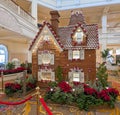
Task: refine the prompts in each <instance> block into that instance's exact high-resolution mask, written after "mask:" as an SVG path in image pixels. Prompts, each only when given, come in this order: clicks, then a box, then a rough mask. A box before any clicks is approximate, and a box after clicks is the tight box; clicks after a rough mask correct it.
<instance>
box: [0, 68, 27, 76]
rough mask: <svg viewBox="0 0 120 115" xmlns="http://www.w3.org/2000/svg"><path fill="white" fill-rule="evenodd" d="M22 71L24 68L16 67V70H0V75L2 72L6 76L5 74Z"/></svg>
mask: <svg viewBox="0 0 120 115" xmlns="http://www.w3.org/2000/svg"><path fill="white" fill-rule="evenodd" d="M24 70H25V68H23V67H18V68H16V69H11V70H0V74H1V72H3V74H4V75H6V74H13V73H19V72H23V71H24Z"/></svg>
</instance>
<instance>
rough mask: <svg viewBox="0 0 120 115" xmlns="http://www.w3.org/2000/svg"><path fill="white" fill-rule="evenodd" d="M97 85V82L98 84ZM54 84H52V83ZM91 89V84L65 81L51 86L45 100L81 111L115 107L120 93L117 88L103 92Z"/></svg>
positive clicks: (107, 88) (108, 88)
mask: <svg viewBox="0 0 120 115" xmlns="http://www.w3.org/2000/svg"><path fill="white" fill-rule="evenodd" d="M96 83H97V82H96ZM51 84H52V83H51ZM96 86H97V87H99V86H98V85H96ZM97 89H99V88H94V87H91V86H90V85H89V84H85V83H80V82H73V83H70V84H69V83H68V82H65V81H62V82H59V83H55V82H54V85H51V86H50V87H49V88H48V90H47V92H46V94H45V100H46V101H48V100H50V101H52V102H54V103H59V104H74V105H77V106H78V107H79V108H80V109H81V110H86V111H87V110H89V109H90V108H91V107H93V106H100V105H104V104H105V105H106V104H107V105H108V106H110V107H114V104H115V102H116V100H117V96H118V95H119V92H118V91H117V90H116V89H115V88H111V87H106V88H103V89H101V90H97Z"/></svg>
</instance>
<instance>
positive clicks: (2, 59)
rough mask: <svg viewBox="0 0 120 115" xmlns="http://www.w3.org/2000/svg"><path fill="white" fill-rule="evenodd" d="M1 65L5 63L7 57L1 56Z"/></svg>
mask: <svg viewBox="0 0 120 115" xmlns="http://www.w3.org/2000/svg"><path fill="white" fill-rule="evenodd" d="M0 63H5V55H0Z"/></svg>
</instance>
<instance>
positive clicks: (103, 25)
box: [102, 14, 107, 33]
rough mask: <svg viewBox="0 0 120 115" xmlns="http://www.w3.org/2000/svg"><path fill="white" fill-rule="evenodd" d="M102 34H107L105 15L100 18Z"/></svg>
mask: <svg viewBox="0 0 120 115" xmlns="http://www.w3.org/2000/svg"><path fill="white" fill-rule="evenodd" d="M102 33H107V15H106V14H103V16H102Z"/></svg>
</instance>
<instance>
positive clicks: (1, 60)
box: [0, 44, 8, 69]
mask: <svg viewBox="0 0 120 115" xmlns="http://www.w3.org/2000/svg"><path fill="white" fill-rule="evenodd" d="M7 62H8V50H7V47H6V46H5V45H2V44H0V69H1V68H4V67H5V64H6V63H7Z"/></svg>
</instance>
